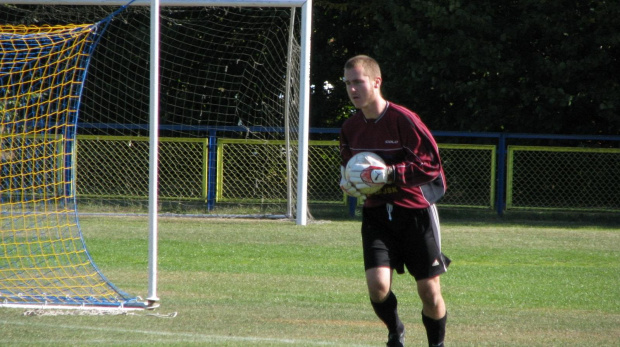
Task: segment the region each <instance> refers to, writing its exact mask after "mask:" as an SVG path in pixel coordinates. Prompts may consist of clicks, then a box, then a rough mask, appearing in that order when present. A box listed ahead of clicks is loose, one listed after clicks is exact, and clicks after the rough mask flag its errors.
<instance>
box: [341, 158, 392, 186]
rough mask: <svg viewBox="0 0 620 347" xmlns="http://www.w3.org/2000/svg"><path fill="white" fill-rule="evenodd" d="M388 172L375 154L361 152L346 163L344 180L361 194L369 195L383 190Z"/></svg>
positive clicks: (388, 169) (386, 167) (387, 168)
mask: <svg viewBox="0 0 620 347" xmlns="http://www.w3.org/2000/svg"><path fill="white" fill-rule="evenodd" d="M390 171H391V170H390V168H389V167H388V166H387V165H386V164H385V162H384V161H383V159H381V157H380V156H378V155H377V154H375V153H372V152H361V153H358V154H356V155H354V156H353V157H352V158H351V159H350V160H349V162H348V163H347V167H346V168H345V172H344V174H345V175H344V178H345V179H346V181H348V182H350V183H351V184H352V185H353V186H354V187H355V188H356V189H357V190H358V191H359V192H360V193H361V194H365V195H370V194H373V193H376V192H378V191H379V190H381V188H383V186H384V185H385V184H386V183H387V182H388V180H389V175H390ZM341 186H342V184H341Z"/></svg>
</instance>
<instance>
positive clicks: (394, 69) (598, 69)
mask: <svg viewBox="0 0 620 347" xmlns="http://www.w3.org/2000/svg"><path fill="white" fill-rule="evenodd" d="M619 15H620V2H617V1H613V2H611V1H602V0H599V1H594V0H572V1H541V0H518V1H517V0H511V1H502V2H494V1H489V0H486V1H466V0H433V1H430V0H417V1H416V0H414V1H411V0H383V1H381V2H380V3H374V2H370V3H368V2H363V1H360V0H349V1H338V0H333V1H328V0H323V1H318V2H317V3H316V9H315V11H314V16H315V18H314V33H313V34H314V36H313V47H312V49H313V53H312V54H313V55H312V57H313V62H312V64H313V65H312V80H313V83H314V84H315V85H317V86H322V85H323V83H324V82H325V81H328V82H329V83H330V84H332V85H334V86H335V87H336V88H335V89H334V90H333V91H331V92H330V91H329V90H326V89H321V88H317V89H316V90H315V93H314V94H313V97H312V99H313V101H312V107H313V109H312V116H313V118H314V120H313V124H314V125H332V124H337V123H339V122H340V121H341V120H342V118H343V115H345V114H346V113H347V111H348V110H347V108H346V107H347V106H346V105H348V104H347V103H348V100H347V99H346V93H345V90H344V88H343V86H342V84H341V83H339V82H338V81H339V79H340V78H341V76H342V65H343V64H344V61H345V60H346V59H347V58H348V57H350V56H352V55H355V54H359V53H365V54H368V55H371V56H373V57H375V58H376V59H377V60H378V61H379V63H380V64H381V66H382V71H383V79H384V89H383V92H384V95H385V96H386V98H388V99H390V100H393V101H394V102H397V103H400V104H403V105H405V106H408V107H410V108H411V109H413V110H415V111H416V112H418V113H419V114H420V115H421V116H422V118H423V119H424V120H425V121H426V122H427V123H428V124H429V126H430V127H431V128H432V129H436V130H458V131H507V132H528V133H564V134H607V135H615V134H620V114H619V111H618V109H619V107H620V101H619V100H620V85H619V79H618V77H617V76H620V63H619V61H618V59H619V57H620V21H618V20H617V18H618V17H619Z"/></svg>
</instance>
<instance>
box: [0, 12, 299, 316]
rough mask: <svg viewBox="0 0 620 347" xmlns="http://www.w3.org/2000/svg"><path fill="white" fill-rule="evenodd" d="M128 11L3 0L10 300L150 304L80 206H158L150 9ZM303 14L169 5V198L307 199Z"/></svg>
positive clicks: (4, 204)
mask: <svg viewBox="0 0 620 347" xmlns="http://www.w3.org/2000/svg"><path fill="white" fill-rule="evenodd" d="M117 9H118V7H117V6H98V5H97V6H75V5H65V6H61V5H58V6H50V5H13V4H0V46H1V47H2V57H0V59H1V60H0V64H1V65H0V121H1V123H0V141H1V143H2V147H1V153H0V154H1V158H0V159H1V162H0V209H1V211H0V226H1V230H0V237H1V240H0V241H1V242H2V244H1V245H2V248H1V249H0V300H2V301H3V303H2V304H3V305H10V304H42V305H49V304H59V305H94V306H125V307H127V306H137V307H140V306H141V305H142V304H141V303H139V302H138V300H139V298H136V297H132V296H131V295H129V294H127V293H124V292H122V291H121V290H119V289H118V288H116V287H115V286H114V285H113V284H112V283H111V282H110V281H108V280H107V279H106V278H105V276H104V275H103V274H102V273H101V272H100V271H99V270H98V268H97V267H96V266H95V264H94V262H93V261H92V259H91V257H90V255H89V253H88V251H87V249H86V246H85V243H84V240H83V237H82V233H81V230H80V227H79V223H78V217H77V215H78V214H77V205H79V206H80V211H88V212H102V211H103V212H109V211H110V210H112V211H115V210H114V209H115V208H119V207H120V209H122V211H128V210H130V211H132V212H133V211H134V210H133V209H132V208H133V207H136V210H135V211H138V212H142V211H143V210H141V209H140V208H141V207H142V206H146V205H147V204H148V190H149V182H148V168H149V160H148V156H149V148H148V147H149V143H148V136H149V122H150V120H149V89H150V88H149V56H150V53H149V36H150V33H149V28H150V24H149V21H150V13H149V12H150V9H149V8H147V7H143V6H131V7H128V8H127V9H126V10H124V11H122V12H121V13H117V14H115V15H114V16H110V13H114V11H115V10H117ZM298 16H299V13H296V12H295V10H294V9H291V8H281V7H275V8H258V7H204V6H200V7H197V6H192V7H162V9H161V16H160V18H161V29H160V30H161V31H160V51H161V58H160V72H159V76H160V100H159V102H160V113H159V123H160V127H159V135H160V136H161V142H160V144H159V162H160V168H159V172H158V176H159V186H158V191H159V193H158V196H159V197H160V199H161V200H160V201H162V206H160V208H162V209H164V210H165V208H166V206H168V205H169V206H173V208H174V209H175V210H174V211H175V212H177V211H178V212H186V211H187V210H188V209H190V208H193V209H196V210H197V211H200V212H205V211H207V210H206V206H207V201H211V202H212V201H215V199H217V202H218V203H219V202H222V204H224V203H227V202H228V203H230V204H235V205H240V204H242V203H248V204H249V205H252V204H254V205H258V206H260V207H259V208H260V212H261V213H267V214H282V215H286V216H291V214H293V213H294V212H292V210H293V209H294V204H293V203H292V202H293V201H296V199H297V197H296V194H297V192H296V182H297V172H296V171H297V168H298V152H297V150H296V149H297V146H298V143H299V141H300V140H299V138H298V130H299V127H300V124H299V103H300V100H299V99H300V90H299V70H300V58H299V57H300V53H299V51H300V46H299V35H300V24H299V20H298ZM102 18H106V19H105V20H102ZM72 23H96V24H92V25H77V24H72ZM103 31H105V35H102V33H103ZM95 47H96V49H95ZM87 76H88V77H87ZM86 77H87V78H86ZM78 111H79V117H78ZM78 118H79V119H78ZM231 139H232V140H234V141H230V142H227V140H231ZM227 146H231V148H227ZM215 176H217V177H215ZM257 191H258V192H259V193H257ZM129 206H131V207H132V208H129ZM207 212H208V211H207ZM233 213H234V212H233ZM241 213H242V214H245V213H246V212H245V210H243V211H242V212H241Z"/></svg>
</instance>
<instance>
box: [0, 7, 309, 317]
mask: <svg viewBox="0 0 620 347" xmlns="http://www.w3.org/2000/svg"><path fill="white" fill-rule="evenodd" d="M2 3H4V4H14V5H50V6H51V5H98V6H103V5H111V6H124V5H127V4H128V3H130V6H151V23H150V35H151V40H150V42H151V47H150V54H151V57H150V62H151V64H150V96H149V98H150V101H149V105H150V106H149V118H150V125H149V129H150V135H149V136H150V146H149V151H150V152H149V288H148V297H147V300H148V302H149V305H150V306H155V305H156V303H157V302H158V301H159V298H158V296H157V230H158V225H157V206H158V201H157V199H158V197H157V186H158V177H157V172H158V165H159V163H158V146H157V144H158V143H159V137H158V127H159V117H158V114H159V100H160V97H159V59H160V58H159V13H160V12H159V9H160V6H221V7H225V6H229V7H242V6H243V7H282V8H297V7H300V8H301V37H300V46H301V47H300V50H301V51H300V57H299V58H300V73H299V75H300V79H299V81H300V82H299V83H300V85H299V94H300V95H299V126H298V129H297V130H298V158H299V159H298V176H297V200H296V212H297V214H296V224H297V225H306V224H307V215H308V207H307V195H308V194H307V182H308V141H309V108H310V106H309V105H310V103H309V97H310V77H309V76H310V35H311V18H312V0H255V1H244V0H226V1H218V0H152V1H150V0H134V1H131V2H130V1H129V0H127V1H119V0H4V1H2Z"/></svg>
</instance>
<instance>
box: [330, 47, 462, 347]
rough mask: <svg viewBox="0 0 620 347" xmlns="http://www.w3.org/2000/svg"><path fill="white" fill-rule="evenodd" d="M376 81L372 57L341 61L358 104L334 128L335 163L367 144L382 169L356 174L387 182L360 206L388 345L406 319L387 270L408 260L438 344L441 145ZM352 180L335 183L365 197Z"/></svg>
mask: <svg viewBox="0 0 620 347" xmlns="http://www.w3.org/2000/svg"><path fill="white" fill-rule="evenodd" d="M382 81H383V80H382V78H381V70H380V68H379V65H378V63H377V62H376V61H375V60H374V59H373V58H370V57H368V56H363V55H362V56H355V57H353V58H351V59H349V60H348V61H347V62H346V64H345V66H344V82H345V84H346V88H347V93H348V96H349V98H350V100H351V102H352V103H353V105H354V106H355V107H356V108H357V109H358V111H357V113H356V114H355V115H353V116H352V117H351V118H349V119H347V121H345V123H344V124H343V126H342V129H341V132H340V153H341V157H342V162H341V164H342V166H346V164H347V162H348V161H349V159H350V158H351V157H352V156H354V155H355V154H357V153H360V152H365V151H370V152H374V153H376V154H378V155H379V156H380V157H381V158H382V159H383V160H384V161H385V163H386V164H387V168H385V169H382V168H379V169H377V167H372V166H369V167H368V170H373V174H369V173H366V174H365V175H364V173H363V172H362V174H361V175H363V176H364V177H366V179H367V177H372V178H373V179H374V178H375V177H376V179H378V180H381V182H373V183H385V185H384V186H383V188H382V189H381V190H380V191H378V192H377V193H373V194H371V195H368V196H366V197H365V198H366V199H365V202H364V206H363V212H362V244H363V252H364V266H365V269H366V283H367V285H368V292H369V295H370V301H371V304H372V307H373V309H374V311H375V313H376V314H377V316H378V317H379V318H380V319H381V320H382V321H383V322H384V323H385V325H386V326H387V329H388V342H387V346H404V337H405V326H404V324H403V323H402V322H401V320H400V318H399V316H398V309H397V300H396V295H395V294H394V293H393V292H392V290H391V285H392V274H393V270H396V272H397V273H399V274H402V273H404V271H405V267H406V268H407V270H408V272H409V273H410V274H411V275H412V276H413V277H414V278H415V280H416V284H417V292H418V295H419V297H420V299H421V301H422V322H423V323H424V326H425V328H426V333H427V338H428V342H429V346H443V345H444V336H445V330H446V320H447V311H446V306H445V303H444V299H443V297H442V295H441V287H440V282H439V275H441V274H442V273H444V272H446V271H447V268H448V265H449V264H450V259H449V258H447V257H446V256H444V254H443V253H442V252H441V236H440V230H439V219H438V216H437V209H436V207H435V203H436V202H437V201H438V200H439V199H440V198H441V197H442V196H443V195H444V193H445V187H446V186H445V178H444V174H443V169H442V165H441V161H440V158H439V151H438V149H437V144H436V143H435V140H434V138H433V136H432V135H431V133H430V131H429V130H428V129H427V127H426V126H425V125H424V124H423V123H422V121H421V120H420V118H419V117H418V115H416V114H415V113H413V112H412V111H410V110H408V109H407V108H405V107H403V106H399V105H396V104H394V103H390V102H388V101H387V100H385V99H384V98H383V96H382V94H381V83H382ZM363 170H364V169H363ZM363 170H362V171H363ZM376 170H385V172H382V173H376V172H375V171H376ZM351 182H359V180H353V179H351V180H350V181H347V180H346V178H344V177H343V179H342V180H341V184H340V185H341V187H342V189H343V190H344V191H345V192H347V194H349V195H352V196H357V197H363V196H362V194H361V193H360V192H359V191H358V190H357V189H356V187H355V184H354V183H351Z"/></svg>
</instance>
